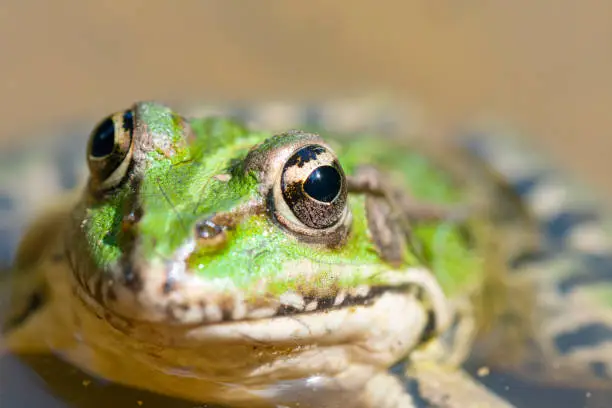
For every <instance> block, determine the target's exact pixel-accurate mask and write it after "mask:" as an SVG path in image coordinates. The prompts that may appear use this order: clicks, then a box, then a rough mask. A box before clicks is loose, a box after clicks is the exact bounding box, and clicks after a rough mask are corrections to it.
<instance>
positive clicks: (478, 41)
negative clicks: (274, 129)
mask: <svg viewBox="0 0 612 408" xmlns="http://www.w3.org/2000/svg"><path fill="white" fill-rule="evenodd" d="M434 4H435V5H434ZM0 50H1V51H2V57H1V58H0V107H1V109H2V120H1V121H0V137H1V139H0V142H2V143H3V146H4V147H3V148H6V147H7V146H10V145H11V143H12V142H14V141H15V140H16V138H21V137H26V136H28V137H29V136H44V134H45V133H44V130H45V129H48V128H50V127H51V126H54V125H59V124H61V123H62V122H65V121H74V120H75V119H85V120H96V119H97V118H98V117H100V115H101V114H106V113H107V112H109V111H113V110H115V109H117V108H118V107H123V106H124V105H126V104H128V103H130V102H131V101H133V100H135V99H145V98H155V99H162V100H172V101H175V100H181V99H185V100H194V99H195V100H198V99H199V100H211V99H213V100H214V99H215V98H224V99H227V98H230V99H237V98H257V97H261V96H263V97H270V96H285V95H290V96H291V95H300V96H317V95H321V94H324V95H329V94H332V95H333V94H337V93H340V94H342V93H343V92H346V91H348V90H352V91H364V92H367V91H371V90H377V91H380V90H383V91H393V92H395V93H399V94H400V95H407V96H409V97H411V98H414V99H416V100H417V101H419V102H422V103H423V105H424V106H425V108H426V110H427V111H428V112H429V116H428V121H429V123H430V125H432V129H436V131H437V132H442V133H443V132H444V131H445V130H447V129H450V128H452V127H453V126H454V125H455V124H456V123H457V122H459V121H464V120H467V119H469V118H472V117H474V115H476V114H479V113H482V112H483V111H484V112H493V113H495V114H498V115H503V116H504V117H505V118H507V119H508V120H510V121H511V122H512V123H514V124H515V125H517V126H518V127H520V128H522V129H524V130H526V131H527V132H529V133H530V134H532V135H535V136H537V137H538V138H540V139H541V140H542V143H543V144H544V145H545V146H546V147H548V148H550V149H551V150H552V151H553V152H555V154H557V155H558V156H560V157H561V159H562V160H563V161H564V162H565V163H567V166H569V167H570V168H571V169H573V170H574V171H577V172H578V173H579V174H581V175H583V176H586V177H587V178H588V179H589V180H590V181H591V182H592V183H594V184H595V185H598V186H601V187H604V188H605V189H607V191H608V192H610V193H611V194H612V182H610V181H609V175H610V174H612V162H610V161H609V160H608V156H609V154H608V152H609V150H610V148H611V146H612V135H611V127H612V126H611V125H612V120H611V119H610V118H611V115H610V113H609V111H610V109H611V108H612V76H611V75H610V74H611V73H612V2H610V1H605V0H582V1H577V0H538V1H532V0H513V1H501V0H498V1H488V2H487V1H484V0H454V1H452V0H438V1H436V2H433V1H431V0H412V1H408V0H397V1H384V0H377V1H363V0H351V1H348V0H347V1H324V0H309V1H299V2H298V1H292V2H289V1H264V0H260V1H254V0H253V1H246V0H244V1H230V0H224V1H206V0H173V1H161V0H122V1H119V0H115V1H111V0H100V1H96V2H91V1H89V2H87V1H77V0H54V1H49V0H28V1H26V0H19V1H17V0H14V1H6V0H5V1H4V2H2V5H1V6H0ZM433 125H435V126H433Z"/></svg>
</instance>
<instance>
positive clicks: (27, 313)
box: [2, 285, 49, 332]
mask: <svg viewBox="0 0 612 408" xmlns="http://www.w3.org/2000/svg"><path fill="white" fill-rule="evenodd" d="M48 299H49V291H48V288H47V287H46V286H45V285H41V286H40V287H38V288H37V289H36V291H34V292H32V293H31V294H30V297H29V298H28V302H27V303H26V305H25V307H24V308H23V310H21V311H20V312H19V313H17V314H16V315H14V316H11V317H10V318H9V319H8V320H7V321H6V322H5V323H4V324H3V326H2V331H3V332H6V331H9V330H12V329H14V328H17V327H18V326H20V325H22V324H23V323H25V322H26V321H27V320H28V319H29V318H30V317H31V316H32V315H34V314H35V313H36V312H37V311H38V310H40V309H41V308H42V307H43V306H44V304H45V303H46V302H47V300H48Z"/></svg>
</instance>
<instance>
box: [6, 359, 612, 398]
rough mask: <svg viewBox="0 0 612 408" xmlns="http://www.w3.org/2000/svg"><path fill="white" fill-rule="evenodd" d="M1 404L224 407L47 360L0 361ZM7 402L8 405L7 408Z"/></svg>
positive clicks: (527, 389)
mask: <svg viewBox="0 0 612 408" xmlns="http://www.w3.org/2000/svg"><path fill="white" fill-rule="evenodd" d="M466 368H467V370H468V371H469V372H470V373H471V374H472V375H473V376H474V378H477V379H478V380H479V381H482V382H483V383H484V384H485V385H486V386H488V387H490V388H491V389H493V390H494V391H495V392H496V393H497V394H498V395H501V396H502V397H504V398H507V399H508V400H509V401H510V402H511V403H512V404H514V405H515V406H517V407H519V408H532V407H533V408H541V407H558V408H578V407H581V408H608V407H609V406H610V401H612V393H610V392H602V391H589V390H573V389H562V388H555V387H545V386H534V385H533V384H529V383H526V382H522V381H520V380H518V379H517V378H513V377H512V376H509V375H505V374H501V373H496V372H491V373H490V374H489V375H487V376H484V377H479V376H478V375H477V374H476V373H477V370H478V367H475V366H469V365H468V366H467V367H466ZM0 400H1V401H2V402H3V404H2V406H3V407H7V408H13V407H22V406H31V407H34V406H35V407H45V408H64V407H77V408H80V407H87V408H107V407H109V406H111V405H113V406H119V407H136V408H137V407H139V406H142V407H145V408H165V407H169V406H172V407H173V408H204V407H207V408H223V407H220V406H217V405H215V406H212V405H202V404H201V403H195V402H190V401H183V400H177V399H174V398H169V397H165V396H161V395H156V394H153V393H149V392H146V391H141V390H135V389H130V388H126V387H122V386H119V385H115V384H112V383H108V382H105V381H103V380H100V379H96V378H95V377H92V376H90V375H88V374H86V373H84V372H82V371H81V370H79V369H77V368H75V367H73V366H71V365H69V364H67V363H64V362H63V361H61V360H60V359H58V358H55V357H51V356H44V357H43V356H38V357H28V358H24V359H18V358H16V357H15V356H11V355H6V356H3V357H2V358H1V359H0ZM5 404H6V405H5Z"/></svg>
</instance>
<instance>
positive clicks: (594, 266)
mask: <svg viewBox="0 0 612 408" xmlns="http://www.w3.org/2000/svg"><path fill="white" fill-rule="evenodd" d="M572 272H573V273H572V275H571V276H569V277H567V278H565V279H562V280H561V281H560V282H559V284H558V288H559V291H560V292H561V293H569V292H571V291H572V290H574V289H576V288H578V287H581V286H587V285H597V284H610V283H612V254H606V255H593V254H584V255H583V256H581V257H579V258H577V262H576V266H575V268H574V270H573V271H572Z"/></svg>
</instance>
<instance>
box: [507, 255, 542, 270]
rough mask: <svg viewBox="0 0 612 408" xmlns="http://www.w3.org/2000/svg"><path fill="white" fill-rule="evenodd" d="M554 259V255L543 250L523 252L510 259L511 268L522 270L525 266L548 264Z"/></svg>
mask: <svg viewBox="0 0 612 408" xmlns="http://www.w3.org/2000/svg"><path fill="white" fill-rule="evenodd" d="M552 258H553V254H552V253H550V252H547V251H542V250H533V251H525V252H521V253H520V254H518V255H517V256H515V257H513V258H512V259H510V262H509V264H510V268H512V269H520V268H523V267H524V266H527V265H529V264H532V263H533V264H534V263H540V262H546V261H549V260H551V259H552Z"/></svg>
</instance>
